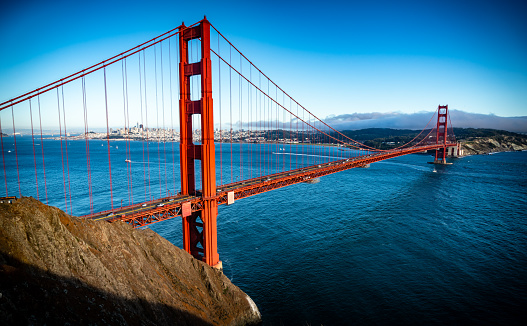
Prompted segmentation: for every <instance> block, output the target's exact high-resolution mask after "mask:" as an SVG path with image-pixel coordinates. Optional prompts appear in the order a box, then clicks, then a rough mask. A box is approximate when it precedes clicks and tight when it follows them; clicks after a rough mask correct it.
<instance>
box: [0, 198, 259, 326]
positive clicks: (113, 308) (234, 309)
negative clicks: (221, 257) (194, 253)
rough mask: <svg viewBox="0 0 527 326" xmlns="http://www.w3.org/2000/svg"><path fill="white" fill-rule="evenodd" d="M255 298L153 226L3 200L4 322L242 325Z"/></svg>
mask: <svg viewBox="0 0 527 326" xmlns="http://www.w3.org/2000/svg"><path fill="white" fill-rule="evenodd" d="M260 320H261V319H260V313H259V312H258V309H257V308H256V305H255V304H254V302H253V301H252V300H251V299H250V298H249V297H248V296H247V295H246V294H245V293H244V292H242V291H241V290H240V289H239V288H238V287H236V286H235V285H233V284H232V283H231V282H230V280H229V279H228V278H227V277H225V276H224V275H223V273H221V272H220V271H218V270H215V269H213V268H211V267H209V266H208V265H206V264H204V263H203V262H201V261H198V260H196V259H194V258H193V257H191V256H190V255H189V254H187V253H186V252H185V251H183V250H181V249H179V248H177V247H175V246H173V245H172V244H171V243H169V242H168V241H167V240H165V239H163V238H162V237H161V236H159V235H158V234H156V233H155V232H153V231H151V230H149V229H146V230H140V229H132V228H131V227H130V226H129V225H127V224H125V223H120V222H119V223H113V224H109V223H106V222H102V221H100V222H97V221H91V220H85V219H81V218H76V217H72V216H69V215H67V214H65V213H64V212H62V211H61V210H59V209H57V208H54V207H50V206H46V205H44V204H42V203H40V202H39V201H37V200H35V199H32V198H26V197H24V198H21V199H18V200H16V201H15V202H14V203H13V204H0V324H1V325H44V324H47V325H57V324H59V325H247V324H257V323H259V322H260Z"/></svg>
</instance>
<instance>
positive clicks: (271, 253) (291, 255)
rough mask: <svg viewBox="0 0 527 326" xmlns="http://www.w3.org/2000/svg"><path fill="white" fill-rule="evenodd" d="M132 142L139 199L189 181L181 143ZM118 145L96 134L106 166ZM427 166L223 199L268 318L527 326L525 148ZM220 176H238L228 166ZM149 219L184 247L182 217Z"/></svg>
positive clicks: (243, 284) (245, 285)
mask: <svg viewBox="0 0 527 326" xmlns="http://www.w3.org/2000/svg"><path fill="white" fill-rule="evenodd" d="M12 140H13V139H12V138H11V139H7V138H4V144H3V146H4V151H3V154H4V156H6V157H8V158H5V159H4V161H3V162H5V164H6V171H7V172H6V174H7V183H8V189H9V191H10V195H11V194H15V195H18V194H17V192H18V185H17V179H16V178H17V177H16V175H17V173H16V171H17V170H16V166H15V162H14V160H12V159H11V158H12V157H13V156H12V154H13V151H12V150H13V148H12ZM17 141H18V144H17V150H18V154H19V171H18V175H19V176H21V180H22V181H21V188H22V189H21V190H22V193H23V194H24V195H32V196H34V197H35V196H36V189H35V186H34V184H35V182H34V169H35V163H34V159H33V149H32V145H31V141H28V138H27V137H23V138H20V139H17ZM38 143H39V144H40V142H38ZM131 144H132V145H131V146H132V150H131V153H132V162H133V164H132V165H133V166H136V167H137V168H134V169H133V171H132V173H133V178H132V179H133V180H134V182H135V184H134V185H133V190H134V198H135V199H134V200H136V201H138V200H141V196H144V197H145V198H147V197H152V196H154V197H159V196H163V195H164V194H165V193H166V192H167V191H168V190H170V191H171V193H174V191H177V190H178V189H179V187H178V185H179V178H177V176H175V175H172V174H170V173H168V174H167V177H165V174H163V173H164V170H165V168H166V169H167V171H169V172H170V170H171V169H172V170H174V171H178V169H179V164H178V157H177V146H175V147H176V150H175V151H174V154H172V152H170V151H169V150H168V151H167V156H168V157H167V158H165V157H163V154H161V155H158V152H157V146H158V144H157V143H154V144H150V146H152V147H153V149H152V148H151V149H150V152H148V153H147V155H152V157H151V158H150V162H151V163H150V164H151V165H152V166H151V167H146V166H145V164H143V163H142V162H144V161H141V160H140V158H141V155H142V153H143V152H142V149H141V148H142V145H143V143H139V142H135V143H131ZM176 145H177V144H176ZM10 146H11V147H10ZM39 146H44V148H45V149H46V156H45V160H46V169H47V173H46V174H47V180H46V183H47V187H46V188H47V191H48V193H49V194H50V195H49V202H50V204H52V205H56V206H58V207H60V208H63V209H64V206H65V205H66V203H65V202H68V201H69V198H67V196H66V198H64V195H63V188H64V183H63V180H64V179H67V178H65V177H64V176H63V173H62V169H57V166H60V165H61V155H60V142H58V141H54V140H44V141H43V142H42V144H40V145H37V146H36V147H37V152H38V147H39ZM68 146H69V155H70V156H69V159H70V160H72V161H73V160H74V157H75V155H77V156H78V157H82V156H83V155H84V153H85V143H84V142H83V141H70V142H68ZM106 146H107V144H106V142H101V141H92V142H90V153H91V164H95V163H96V162H99V163H101V162H106V165H107V162H108V158H107V155H108V152H107V147H106ZM111 146H112V147H111V155H112V178H113V181H112V183H113V191H114V204H115V205H119V204H120V201H121V200H123V201H124V202H125V204H126V203H127V200H129V198H128V191H127V185H128V179H127V172H126V171H127V170H126V168H125V167H126V164H125V163H124V158H125V157H126V155H125V143H124V142H111ZM160 146H163V144H161V145H160ZM166 146H169V147H170V146H171V145H170V144H168V143H167V144H166ZM224 146H226V145H225V144H224ZM116 147H118V148H116ZM218 147H221V146H218ZM224 149H225V148H224ZM8 150H11V152H8ZM275 150H276V149H269V155H273V154H272V153H273V151H275ZM278 150H279V149H278ZM75 153H76V154H75ZM235 153H238V154H239V152H236V150H235ZM9 155H11V156H9ZM275 155H276V154H275ZM317 155H318V154H317ZM171 156H173V157H174V158H175V163H174V162H173V161H172V160H171V159H170V157H171ZM217 156H218V154H217ZM234 156H236V154H235V155H234ZM320 156H322V155H320ZM311 157H316V155H314V154H313V155H312V156H311ZM36 159H37V170H38V174H37V176H38V183H39V196H40V199H41V200H43V201H45V200H44V199H43V198H44V195H43V193H44V180H43V177H41V172H42V171H41V170H42V167H41V162H40V163H39V162H38V159H39V157H38V155H37V157H36ZM242 159H243V160H244V162H248V159H247V158H242ZM259 159H261V158H259ZM41 160H42V159H41V158H40V161H41ZM224 161H225V162H227V160H226V159H224ZM427 161H430V157H429V156H426V155H408V156H404V157H399V158H395V159H391V160H387V161H384V162H378V163H374V164H372V165H371V167H370V168H368V169H353V170H348V171H344V172H340V173H337V174H333V175H329V176H325V177H323V178H321V181H320V182H319V183H316V184H298V185H294V186H290V187H286V188H282V189H278V190H274V191H272V192H268V193H264V194H260V195H257V196H254V197H250V198H246V199H243V200H240V201H237V202H235V204H234V205H232V206H221V207H220V208H219V216H218V247H219V254H220V259H221V260H222V261H223V266H224V273H225V274H226V275H227V276H228V277H229V278H230V279H231V280H232V281H233V283H234V284H236V285H237V286H239V287H240V288H241V289H242V290H244V291H245V292H246V293H247V294H249V295H250V296H251V298H252V299H253V300H254V301H255V303H256V304H257V305H258V307H259V309H260V311H261V313H262V315H263V318H264V324H265V325H372V324H373V325H394V324H395V325H408V324H420V325H422V324H425V325H429V324H433V325H445V324H448V325H465V324H480V325H483V324H484V325H497V324H499V325H525V324H526V321H527V313H526V312H525V310H526V308H527V290H526V289H527V220H526V218H525V216H526V215H525V211H526V209H527V152H515V153H499V154H495V155H485V156H469V157H464V158H460V159H453V160H452V162H453V163H454V164H452V165H448V166H434V165H431V164H427ZM84 164H86V161H84ZM94 166H96V168H95V167H94V168H93V169H92V172H91V173H92V178H93V179H96V180H97V183H96V182H94V185H93V196H94V206H95V207H94V209H95V210H97V209H106V208H107V207H108V203H109V201H108V197H109V196H108V190H109V189H108V171H107V168H106V170H105V168H104V164H100V165H94ZM236 166H238V165H236ZM226 170H229V169H226ZM252 170H254V171H252ZM256 170H257V169H255V168H254V169H248V170H247V172H245V173H251V171H252V172H253V173H255V174H256V173H258V172H257V171H256ZM53 171H55V172H53ZM147 172H150V173H151V178H150V184H149V185H148V187H150V188H151V189H150V191H148V192H146V191H145V189H147V185H145V183H144V181H143V175H144V174H146V173H147ZM53 173H55V174H53ZM0 174H1V177H2V178H0V181H2V182H0V189H1V190H0V191H2V195H3V192H5V189H4V188H5V187H4V184H3V183H4V175H3V172H2V173H0ZM221 177H222V178H225V179H226V181H224V183H226V182H230V180H228V179H229V178H230V173H228V172H224V175H222V176H221ZM218 179H220V177H219V176H218ZM32 180H33V181H32ZM85 184H86V165H83V164H78V163H76V164H75V165H72V164H70V185H69V186H70V187H72V188H74V189H77V190H78V193H80V194H79V195H74V196H72V197H73V198H72V200H71V201H72V202H73V204H74V207H73V213H74V214H77V215H81V213H83V214H86V213H88V212H89V200H88V199H87V198H86V195H85V194H84V195H83V191H84V192H85V193H86V194H87V189H85V188H86V187H85ZM123 189H124V190H123ZM72 192H73V191H72ZM144 193H146V194H144ZM57 194H59V195H58V196H57ZM157 194H158V195H157ZM127 198H128V199H127ZM69 210H71V207H69ZM150 228H152V229H153V230H154V231H156V232H158V233H159V234H160V235H162V236H163V237H165V238H167V239H168V240H169V241H171V242H172V243H174V244H175V245H177V246H181V221H180V220H179V219H173V220H169V221H165V222H162V223H158V224H154V225H151V226H150Z"/></svg>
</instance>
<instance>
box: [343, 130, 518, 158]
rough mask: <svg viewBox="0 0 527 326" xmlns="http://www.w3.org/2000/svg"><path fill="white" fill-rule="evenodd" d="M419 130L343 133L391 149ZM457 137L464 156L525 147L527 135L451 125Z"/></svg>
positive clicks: (366, 142)
mask: <svg viewBox="0 0 527 326" xmlns="http://www.w3.org/2000/svg"><path fill="white" fill-rule="evenodd" d="M419 132H420V130H405V129H388V128H369V129H362V130H345V131H343V132H342V133H344V134H345V135H346V136H348V137H350V138H353V139H356V140H358V141H360V142H363V143H364V144H366V145H368V146H371V147H375V148H380V149H390V148H394V147H397V146H401V145H402V144H405V143H407V142H408V141H410V140H412V139H413V138H414V137H415V136H417V135H418V134H419ZM454 135H455V136H456V140H458V141H460V142H461V144H462V146H463V149H464V152H465V155H473V154H486V153H492V152H508V151H520V150H527V135H523V134H518V133H514V132H510V131H505V130H495V129H476V128H454Z"/></svg>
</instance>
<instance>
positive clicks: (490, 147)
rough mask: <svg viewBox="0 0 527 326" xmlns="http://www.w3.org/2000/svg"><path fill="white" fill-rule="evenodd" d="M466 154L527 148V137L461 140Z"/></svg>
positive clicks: (504, 136)
mask: <svg viewBox="0 0 527 326" xmlns="http://www.w3.org/2000/svg"><path fill="white" fill-rule="evenodd" d="M461 145H462V147H463V151H464V155H475V154H488V153H495V152H513V151H524V150H527V139H526V138H525V137H515V136H506V135H502V136H494V137H474V138H471V139H468V140H465V141H462V142H461Z"/></svg>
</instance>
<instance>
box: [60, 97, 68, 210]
mask: <svg viewBox="0 0 527 326" xmlns="http://www.w3.org/2000/svg"><path fill="white" fill-rule="evenodd" d="M57 111H58V116H59V136H60V158H61V161H62V184H63V189H64V203H65V204H66V212H67V211H68V195H67V193H66V172H65V171H64V150H63V148H62V122H61V121H60V98H59V88H58V87H57Z"/></svg>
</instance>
